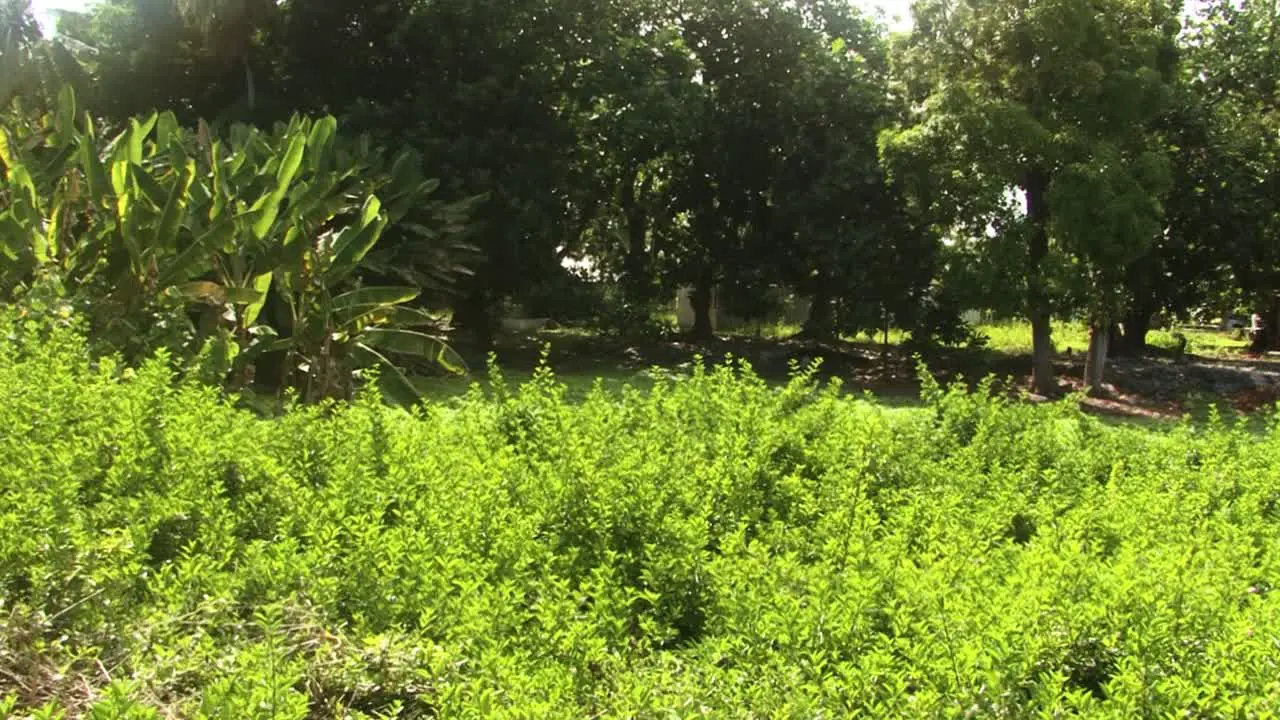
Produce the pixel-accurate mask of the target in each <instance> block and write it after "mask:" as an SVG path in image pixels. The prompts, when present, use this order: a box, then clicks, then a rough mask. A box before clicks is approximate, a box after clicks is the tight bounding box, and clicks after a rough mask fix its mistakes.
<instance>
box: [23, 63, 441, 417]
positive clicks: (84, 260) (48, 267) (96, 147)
mask: <svg viewBox="0 0 1280 720" xmlns="http://www.w3.org/2000/svg"><path fill="white" fill-rule="evenodd" d="M438 185H439V183H438V182H437V181H435V180H432V179H427V178H425V177H424V176H423V175H422V173H421V170H420V167H419V166H418V164H417V161H416V158H414V157H413V156H411V155H409V154H407V153H401V154H399V155H397V156H395V157H394V158H392V159H391V160H390V161H388V160H387V159H386V158H385V157H384V156H383V154H382V153H381V152H380V151H377V150H375V149H373V148H371V147H370V144H369V142H368V140H367V139H365V138H361V139H357V140H355V141H348V140H346V139H343V138H341V137H339V135H338V133H337V122H336V121H335V120H334V119H333V118H331V117H326V118H321V119H318V120H311V119H306V118H302V117H295V118H294V119H293V120H292V121H291V122H289V123H288V124H281V125H279V126H277V127H276V128H274V129H273V130H272V131H269V132H268V131H262V130H259V129H257V128H253V127H250V126H245V125H237V126H233V127H232V128H231V130H230V132H229V134H228V135H227V137H226V138H219V137H216V136H215V135H214V133H213V132H212V131H211V130H210V129H209V127H208V126H207V125H205V124H203V123H201V124H200V125H199V126H198V127H197V128H196V129H194V130H188V129H185V128H182V127H180V126H179V125H178V123H177V122H176V120H175V118H174V116H173V115H172V114H170V113H157V114H152V115H150V116H148V117H145V118H136V119H134V120H133V121H131V122H130V123H129V124H128V126H127V127H126V128H124V130H122V131H121V132H120V133H119V134H117V135H116V136H115V137H113V138H112V139H110V140H109V141H103V140H101V139H99V137H98V136H97V130H96V128H95V126H94V124H93V123H92V122H91V121H90V119H89V118H88V117H87V116H86V117H84V118H78V117H77V115H76V112H75V97H74V93H73V92H72V91H70V90H69V89H64V90H63V92H62V93H61V95H60V97H59V102H58V106H57V111H56V112H55V113H52V114H49V115H46V116H45V117H44V118H42V119H41V120H40V122H39V123H38V124H36V125H28V126H18V125H11V126H0V201H3V204H2V205H0V253H2V254H3V255H4V258H5V262H4V263H3V267H2V268H0V270H2V271H3V273H2V274H0V282H4V283H5V285H4V287H3V288H0V289H4V290H8V291H12V290H13V288H15V287H19V286H22V285H24V284H27V285H29V284H30V283H31V282H32V281H33V280H34V278H36V277H39V276H53V277H56V278H57V279H58V280H59V282H61V284H63V285H64V286H65V287H66V288H67V291H68V293H69V294H72V295H74V296H79V297H82V298H85V299H87V300H91V301H92V302H87V303H86V306H87V307H88V308H89V309H90V310H91V312H93V313H95V315H96V317H97V318H98V319H99V320H100V323H99V324H101V325H106V326H111V327H115V328H117V329H119V328H123V330H124V331H123V332H119V333H118V334H119V335H120V336H122V337H126V338H127V337H131V336H132V335H136V334H137V333H138V332H139V329H140V328H141V327H143V326H145V325H146V324H147V323H146V321H147V319H148V318H149V317H155V314H154V311H155V309H156V308H170V309H172V308H178V309H181V308H189V307H192V306H199V307H203V308H205V312H204V313H203V314H202V317H203V319H202V322H201V323H200V327H199V328H196V329H193V331H192V332H193V334H195V335H196V337H197V340H201V341H203V342H204V343H205V344H206V346H208V345H210V344H212V345H213V346H216V347H218V348H221V350H220V352H221V353H222V354H223V355H224V357H223V358H222V361H220V363H215V364H218V365H225V366H227V367H229V368H233V370H232V384H233V385H234V384H242V383H243V382H246V381H247V380H248V379H249V377H250V376H251V375H252V370H253V368H254V364H255V363H256V362H257V360H258V358H259V357H260V356H261V355H262V353H265V352H270V351H278V352H281V353H284V355H285V356H286V360H287V362H286V363H285V377H283V378H282V383H281V386H282V387H283V386H286V385H288V384H297V385H300V386H301V387H302V388H303V390H304V392H305V397H307V398H308V399H316V398H319V397H322V396H328V395H333V394H349V393H350V389H351V387H352V386H353V382H354V378H356V377H357V376H358V375H359V374H360V373H361V372H363V370H364V369H366V368H368V367H370V366H373V365H377V366H380V367H381V372H380V377H381V378H382V380H383V385H384V387H385V388H386V389H387V395H388V397H389V398H390V399H393V400H398V401H402V402H408V401H412V400H414V399H416V397H417V394H416V392H414V389H413V384H412V383H411V382H410V381H409V380H408V378H407V377H406V376H405V374H404V373H403V372H402V371H401V370H400V368H399V366H398V365H397V364H396V362H393V360H392V358H395V359H396V360H401V361H403V360H404V359H406V358H415V357H416V358H426V359H427V360H429V361H431V362H433V363H434V364H436V365H438V366H441V367H444V368H446V369H448V370H450V371H453V372H465V365H464V364H463V363H462V362H461V359H460V358H458V356H457V355H456V354H455V353H453V351H452V350H451V349H450V348H449V347H448V345H447V344H446V343H445V341H444V338H443V335H442V329H443V328H442V324H441V323H440V322H438V321H437V320H436V319H435V318H433V317H431V316H430V315H428V314H426V313H424V312H422V311H419V310H415V309H413V308H411V307H410V306H409V303H411V302H413V301H415V300H416V299H417V298H418V294H419V291H418V289H417V288H412V287H391V288H384V287H362V286H361V283H360V280H359V277H360V273H359V268H360V267H361V265H362V263H363V262H364V261H365V259H366V256H367V255H368V253H369V252H370V250H371V249H373V248H374V246H375V245H376V244H377V243H378V241H379V239H380V238H381V237H382V236H383V234H384V232H385V231H386V229H387V228H388V227H389V226H390V225H391V224H392V223H394V222H396V221H399V220H401V219H403V218H404V216H405V215H406V213H408V212H409V211H410V210H414V209H417V208H421V207H431V206H432V205H433V204H432V203H431V202H430V201H429V196H430V195H431V194H432V193H433V192H434V191H435V190H436V188H437V187H438ZM9 294H10V295H12V292H10V293H9ZM272 299H274V300H272ZM269 304H274V305H275V306H276V312H275V313H274V317H273V318H272V319H273V320H274V323H268V322H266V321H265V320H266V318H264V316H265V315H268V314H270V313H268V312H266V308H267V306H268V305H269Z"/></svg>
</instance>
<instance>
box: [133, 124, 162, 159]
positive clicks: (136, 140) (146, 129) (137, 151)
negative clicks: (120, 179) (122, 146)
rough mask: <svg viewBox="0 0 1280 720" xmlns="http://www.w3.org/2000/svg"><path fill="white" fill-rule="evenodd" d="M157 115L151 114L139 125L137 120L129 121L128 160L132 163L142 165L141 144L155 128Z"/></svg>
mask: <svg viewBox="0 0 1280 720" xmlns="http://www.w3.org/2000/svg"><path fill="white" fill-rule="evenodd" d="M158 118H159V115H157V114H156V113H151V115H150V116H148V117H147V119H146V120H143V121H142V122H141V123H139V122H138V120H137V118H134V119H132V120H130V121H129V139H128V153H129V154H128V156H127V158H126V159H128V161H129V162H132V163H139V164H141V163H142V144H143V142H144V141H145V140H146V139H147V136H148V135H150V134H151V130H152V129H153V128H154V127H155V126H156V121H157V119H158Z"/></svg>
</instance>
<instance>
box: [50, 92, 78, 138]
mask: <svg viewBox="0 0 1280 720" xmlns="http://www.w3.org/2000/svg"><path fill="white" fill-rule="evenodd" d="M54 130H55V131H56V132H57V134H58V137H59V139H60V141H61V142H63V143H67V144H70V143H72V142H74V141H75V135H76V92H75V90H73V89H72V88H71V86H70V85H63V86H62V89H61V90H59V91H58V104H57V116H56V118H55V120H54Z"/></svg>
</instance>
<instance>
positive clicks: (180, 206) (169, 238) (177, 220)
mask: <svg viewBox="0 0 1280 720" xmlns="http://www.w3.org/2000/svg"><path fill="white" fill-rule="evenodd" d="M144 174H145V173H144ZM195 174H196V162H195V160H188V161H187V165H186V167H184V168H183V169H182V176H181V177H180V178H178V180H177V182H175V183H174V185H173V189H172V190H171V191H170V192H169V198H168V200H167V201H166V202H165V205H164V213H163V214H162V215H161V216H160V223H159V224H158V225H156V230H155V234H154V235H152V237H151V242H152V248H154V249H157V250H159V249H161V248H169V247H172V246H173V244H174V242H175V240H176V238H177V235H178V228H179V226H180V225H181V224H182V215H183V211H184V210H185V208H186V203H187V192H188V191H189V190H190V188H191V181H192V179H193V178H195Z"/></svg>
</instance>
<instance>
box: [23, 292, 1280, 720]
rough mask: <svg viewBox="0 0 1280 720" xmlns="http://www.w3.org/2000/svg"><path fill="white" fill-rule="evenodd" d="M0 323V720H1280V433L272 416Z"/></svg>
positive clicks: (707, 416) (770, 409) (635, 415)
mask: <svg viewBox="0 0 1280 720" xmlns="http://www.w3.org/2000/svg"><path fill="white" fill-rule="evenodd" d="M70 324H71V323H66V325H68V326H67V327H52V326H49V325H47V324H36V323H31V322H28V323H25V324H24V323H21V322H17V321H14V320H12V319H11V318H6V319H4V320H2V321H0V337H3V338H6V339H4V340H3V341H0V428H2V430H0V623H3V624H4V628H3V631H2V632H0V698H6V699H4V700H2V701H0V717H5V716H12V717H24V716H28V715H30V716H34V717H57V716H59V714H60V713H65V715H66V716H76V715H81V714H85V713H88V714H89V716H90V717H94V718H131V719H132V718H139V719H141V718H156V717H167V716H179V717H198V718H236V719H237V720H239V719H242V718H272V719H286V718H287V719H301V718H326V717H460V718H466V717H508V718H533V717H638V718H650V717H652V718H658V717H696V716H711V717H744V718H745V717H806V718H813V717H851V716H856V715H865V716H870V717H911V718H918V717H948V718H950V717H1008V718H1032V717H1036V718H1038V717H1058V716H1062V715H1066V714H1076V713H1078V714H1081V715H1086V716H1089V717H1116V718H1121V717H1123V718H1132V717H1168V716H1172V715H1173V714H1174V713H1178V714H1187V716H1190V717H1204V718H1209V717H1215V718H1216V717H1270V716H1272V714H1273V711H1274V710H1275V708H1277V707H1278V706H1280V602H1277V599H1276V596H1275V595H1274V594H1273V593H1272V584H1273V583H1274V582H1276V581H1277V578H1280V552H1278V551H1277V549H1276V547H1277V544H1276V540H1277V535H1278V534H1280V483H1278V482H1277V477H1280V474H1278V471H1280V430H1276V429H1274V426H1273V429H1272V430H1270V431H1268V432H1266V433H1264V434H1261V435H1259V434H1250V433H1249V432H1247V431H1246V430H1244V429H1243V428H1234V427H1225V426H1223V425H1222V424H1220V423H1215V424H1212V425H1211V426H1210V427H1208V428H1195V427H1192V426H1190V425H1186V426H1183V427H1180V428H1178V429H1176V430H1174V431H1171V432H1167V433H1157V432H1151V431H1143V430H1139V429H1136V428H1122V427H1111V426H1106V425H1104V424H1102V423H1100V422H1099V421H1097V420H1095V419H1092V418H1087V417H1085V416H1082V415H1081V414H1079V413H1078V412H1077V411H1076V410H1075V409H1074V408H1073V407H1072V406H1071V405H1069V404H1065V403H1064V404H1058V405H1052V406H1031V405H1027V404H1022V403H1018V402H1016V401H1010V400H1007V399H1001V398H1000V397H991V396H989V395H990V394H988V393H982V392H979V393H974V394H970V393H967V392H965V391H964V390H962V389H959V388H954V389H944V388H939V387H936V386H931V385H926V389H925V398H924V399H925V404H924V407H923V408H922V409H920V410H911V411H891V410H887V409H884V408H882V407H880V406H877V405H875V404H873V403H868V402H862V401H858V400H854V399H851V398H849V397H848V396H847V395H845V394H843V393H842V392H841V391H840V388H839V386H838V385H834V386H827V387H819V386H818V385H817V384H816V383H815V382H814V381H813V380H812V376H811V374H809V373H807V372H797V374H796V377H795V379H794V380H792V382H790V384H788V385H787V386H786V387H783V388H774V387H770V386H769V385H767V384H766V383H764V382H763V381H761V380H760V379H758V378H757V377H755V376H754V375H753V374H752V373H751V372H750V370H749V369H748V368H742V367H731V366H724V367H717V368H712V369H706V370H702V369H699V370H696V371H694V372H693V373H692V374H691V375H689V376H688V377H685V378H682V379H672V380H663V381H660V382H658V383H657V384H656V385H655V386H654V388H653V389H652V391H649V392H645V393H641V392H639V391H635V390H630V389H628V390H626V391H624V392H622V393H621V394H610V393H608V392H606V391H605V390H603V389H598V390H597V391H595V392H593V393H591V394H590V395H589V396H588V397H587V398H586V399H585V401H583V402H581V403H580V404H572V403H568V402H566V401H565V399H564V390H563V388H562V387H561V386H560V385H558V383H557V382H556V380H555V378H554V376H553V375H552V373H551V372H550V371H548V370H545V369H544V370H542V371H539V372H538V373H537V374H536V375H535V378H534V380H533V381H532V382H530V383H528V384H526V385H524V386H522V387H519V388H512V387H507V385H506V384H505V383H504V382H503V380H502V378H501V374H500V373H499V372H497V371H493V372H492V376H491V378H490V381H489V383H488V385H487V387H481V386H479V385H477V386H476V387H475V388H474V389H473V390H472V391H471V392H470V394H468V395H467V396H466V397H465V398H463V399H461V400H460V401H456V402H453V403H450V404H447V405H427V406H420V407H418V408H416V409H414V410H413V411H406V410H402V409H393V408H389V407H386V406H384V405H383V404H382V403H380V402H379V400H378V398H377V397H376V396H374V395H371V394H370V395H365V396H362V397H359V398H357V399H356V400H355V401H354V402H352V403H350V404H340V403H339V404H334V403H330V404H322V405H319V406H302V405H297V406H291V407H289V408H288V409H287V410H286V411H285V412H284V413H283V414H281V415H280V416H279V417H274V418H264V417H260V416H258V415H255V414H253V413H251V412H248V411H245V410H242V409H239V408H237V406H236V403H235V400H234V398H229V397H226V396H224V395H222V394H220V393H219V392H218V391H217V390H214V389H210V388H207V387H203V386H200V385H198V384H195V383H194V382H187V381H177V380H175V376H174V374H173V373H172V372H171V371H170V363H168V361H167V359H166V358H164V357H160V358H157V359H156V360H154V361H152V362H150V363H147V364H145V365H143V366H141V367H138V368H125V367H122V366H121V365H120V364H119V363H117V362H114V361H112V360H111V359H110V358H98V359H95V358H92V357H90V354H89V352H88V351H87V349H86V347H87V346H86V344H85V342H84V340H83V338H82V336H81V335H80V334H78V333H77V332H76V330H75V329H74V328H73V327H69V325H70Z"/></svg>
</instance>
